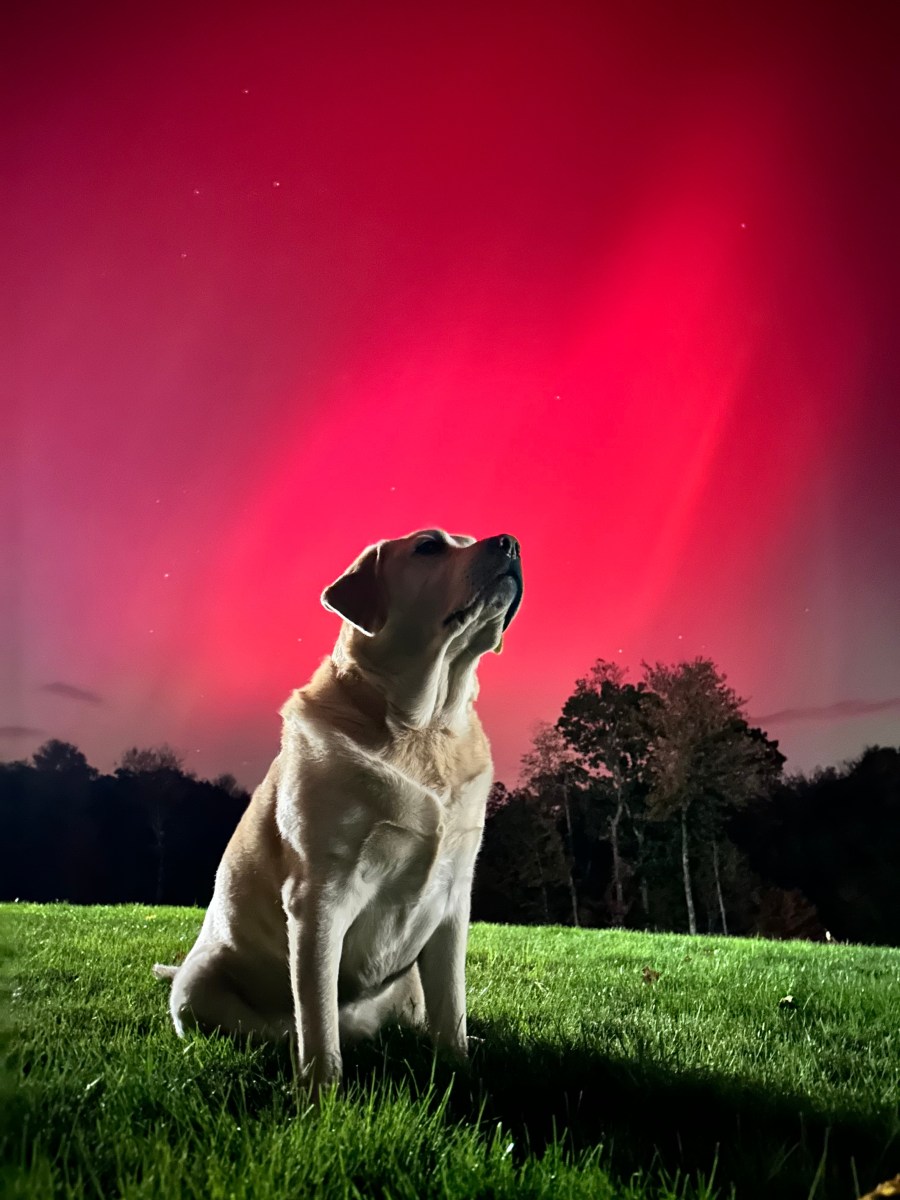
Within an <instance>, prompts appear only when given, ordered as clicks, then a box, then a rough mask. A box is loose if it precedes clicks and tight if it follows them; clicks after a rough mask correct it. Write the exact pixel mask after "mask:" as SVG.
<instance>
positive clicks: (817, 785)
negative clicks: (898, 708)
mask: <svg viewBox="0 0 900 1200" xmlns="http://www.w3.org/2000/svg"><path fill="white" fill-rule="evenodd" d="M731 835H732V837H733V838H734V839H735V841H736V842H737V844H738V845H739V846H740V847H741V848H742V849H743V850H744V851H745V852H746V853H747V855H748V856H749V859H750V863H751V865H752V866H753V867H754V869H755V870H757V871H759V872H760V873H761V874H762V875H763V876H765V877H766V878H768V879H770V880H772V881H774V882H775V883H776V884H778V885H779V886H780V887H782V888H785V889H797V890H799V891H800V892H801V893H802V894H803V896H804V897H806V898H807V899H808V900H809V901H811V902H812V904H814V905H815V907H816V910H817V911H818V914H819V917H820V918H821V920H822V922H823V924H824V925H825V927H826V928H827V929H829V930H830V931H831V933H832V934H833V935H834V936H835V937H836V938H838V939H839V940H840V941H859V942H870V943H883V944H885V945H900V889H898V887H897V877H898V868H897V847H898V846H900V748H888V747H880V746H872V747H869V748H868V749H867V750H866V751H865V752H864V753H863V754H862V755H860V757H859V758H857V759H854V760H852V761H850V762H848V763H845V764H844V765H843V766H842V767H840V768H833V767H831V768H828V769H827V770H819V771H816V772H814V773H813V774H811V775H809V776H804V775H794V776H792V777H789V778H788V779H786V780H785V781H784V783H783V784H782V785H781V786H780V787H778V788H777V789H776V790H775V791H774V793H773V795H772V796H771V797H765V796H763V797H760V798H759V799H757V800H756V801H755V802H754V803H753V804H752V805H751V806H750V807H749V808H748V809H747V810H746V811H744V812H741V813H739V814H737V815H736V816H735V817H734V819H733V820H732V822H731Z"/></svg>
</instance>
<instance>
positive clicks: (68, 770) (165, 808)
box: [0, 741, 248, 904]
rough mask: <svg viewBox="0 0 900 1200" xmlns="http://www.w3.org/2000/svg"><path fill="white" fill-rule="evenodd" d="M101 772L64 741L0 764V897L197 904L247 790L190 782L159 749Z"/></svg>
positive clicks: (128, 756) (134, 754)
mask: <svg viewBox="0 0 900 1200" xmlns="http://www.w3.org/2000/svg"><path fill="white" fill-rule="evenodd" d="M121 761H122V765H120V767H119V768H118V770H117V771H116V773H115V774H114V775H101V774H100V773H99V772H98V771H96V770H95V769H94V768H93V767H90V766H88V764H87V761H86V759H85V757H84V755H83V754H81V752H80V751H78V750H77V749H76V748H75V747H74V746H71V745H69V744H68V743H63V742H58V741H51V742H48V743H46V744H45V745H44V746H42V747H41V748H40V749H39V750H37V751H36V752H35V755H34V760H33V762H34V765H30V764H28V763H23V762H17V763H0V830H2V831H3V837H2V838H0V899H7V900H12V899H17V898H18V899H29V900H57V899H66V900H73V901H77V902H78V903H82V904H90V903H97V902H101V903H111V902H123V901H136V900H145V901H156V902H175V903H185V904H194V903H197V904H205V903H207V902H208V900H209V898H210V896H211V895H212V887H213V880H214V877H215V871H216V867H217V866H218V863H219V860H220V858H221V856H222V851H223V850H224V848H225V845H226V843H227V841H228V839H229V838H230V836H231V834H232V832H233V831H234V828H235V826H236V824H237V822H238V820H239V819H240V816H241V813H242V812H243V810H244V808H245V807H246V804H247V801H248V796H247V794H246V792H242V791H241V790H240V789H238V788H236V787H230V788H227V789H226V788H223V787H222V786H217V785H215V784H211V783H207V782H206V781H204V780H198V779H196V778H195V777H194V776H193V775H190V774H187V773H186V772H184V771H183V770H182V769H181V767H180V766H179V765H178V764H179V762H180V760H179V759H178V756H177V755H176V754H175V753H174V751H171V750H170V748H169V747H165V746H163V747H159V748H150V749H146V750H138V749H132V750H130V751H127V752H126V753H125V755H123V757H122V760H121Z"/></svg>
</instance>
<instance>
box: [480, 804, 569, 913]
mask: <svg viewBox="0 0 900 1200" xmlns="http://www.w3.org/2000/svg"><path fill="white" fill-rule="evenodd" d="M488 811H489V813H490V816H489V819H488V821H487V823H486V825H485V832H484V839H483V841H482V845H481V852H480V854H479V856H478V863H477V866H476V871H475V887H474V895H473V905H472V911H473V915H474V916H475V918H476V919H477V920H483V921H496V922H501V923H505V922H517V923H518V922H525V923H536V924H547V923H548V922H556V921H559V920H561V919H562V918H563V916H564V915H565V911H566V903H567V897H566V888H565V880H566V876H567V867H566V862H565V855H564V852H563V847H562V843H561V841H560V838H559V833H558V832H557V829H556V822H555V821H554V819H553V818H552V817H551V816H549V815H548V814H547V813H545V812H541V810H540V809H539V808H537V807H536V806H535V805H534V804H533V802H532V801H531V798H530V797H528V796H527V795H525V794H524V793H522V792H507V791H506V789H505V788H504V787H503V785H502V784H495V785H494V789H493V791H492V793H491V797H490V799H489V805H488Z"/></svg>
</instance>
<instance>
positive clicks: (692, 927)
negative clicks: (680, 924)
mask: <svg viewBox="0 0 900 1200" xmlns="http://www.w3.org/2000/svg"><path fill="white" fill-rule="evenodd" d="M681 870H682V873H683V874H684V900H685V903H686V904H687V915H688V933H696V932H697V914H696V913H695V912H694V893H693V892H692V891H691V866H690V862H689V861H688V832H687V813H686V812H685V810H684V809H682V810H681Z"/></svg>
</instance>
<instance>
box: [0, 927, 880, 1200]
mask: <svg viewBox="0 0 900 1200" xmlns="http://www.w3.org/2000/svg"><path fill="white" fill-rule="evenodd" d="M200 919H201V913H200V912H199V911H198V910H196V909H172V908H168V909H151V908H143V907H139V906H122V907H115V908H76V907H73V906H70V905H62V904H60V905H33V904H17V905H3V906H0V943H2V954H3V977H2V985H0V986H2V989H3V994H2V995H0V1013H2V1020H3V1022H4V1027H5V1028H4V1034H3V1036H4V1040H5V1041H6V1043H7V1045H6V1047H5V1050H6V1052H7V1055H8V1064H7V1065H8V1070H7V1072H6V1074H5V1076H4V1081H3V1088H4V1093H3V1095H2V1096H0V1103H2V1110H3V1117H2V1122H3V1125H2V1136H3V1159H2V1161H3V1167H2V1171H3V1174H2V1176H0V1192H2V1195H3V1196H10V1197H12V1196H17V1197H29V1198H31V1200H38V1198H40V1200H44V1198H46V1197H51V1196H79V1197H80V1196H97V1197H103V1198H104V1200H106V1198H108V1197H117V1196H125V1197H150V1196H154V1197H156V1196H167V1197H196V1198H197V1200H201V1198H202V1200H207V1198H221V1200H239V1198H243V1197H246V1198H247V1200H250V1198H252V1200H270V1198H271V1200H274V1198H276V1197H279V1198H280V1197H284V1198H290V1200H295V1198H297V1197H302V1196H313V1195H314V1196H327V1197H358V1196H370V1195H371V1196H385V1197H391V1198H392V1200H402V1198H409V1200H417V1198H418V1197H427V1196H450V1197H459V1198H460V1200H462V1198H463V1197H475V1196H478V1197H482V1196H483V1197H510V1198H512V1197H524V1196H545V1197H548V1198H549V1197H554V1198H556V1197H560V1198H565V1197H570V1196H571V1197H575V1196H578V1197H585V1198H590V1200H604V1198H606V1197H617V1198H618V1197H633V1198H634V1200H638V1198H648V1197H676V1196H677V1197H710V1198H711V1197H713V1196H717V1197H728V1196H732V1195H734V1196H736V1197H739V1198H743V1197H766V1198H769V1197H771V1198H773V1200H774V1198H779V1197H785V1198H787V1197H791V1198H792V1200H794V1198H797V1200H807V1198H808V1197H812V1196H815V1197H820V1198H821V1197H846V1198H848V1200H850V1198H852V1197H854V1196H856V1195H858V1194H859V1192H861V1191H866V1190H868V1189H869V1188H871V1187H873V1186H874V1185H875V1184H876V1183H877V1182H878V1181H879V1180H882V1179H885V1178H887V1177H889V1176H891V1175H893V1174H894V1173H895V1172H896V1171H898V1170H900V1118H898V1101H900V1033H898V1026H900V951H897V950H885V949H870V948H862V947H858V946H831V945H830V946H819V945H811V944H807V943H802V942H793V943H788V944H785V943H774V942H765V941H745V940H738V939H735V940H725V939H721V938H702V937H697V938H688V937H677V936H671V935H664V934H658V935H657V934H654V935H651V934H636V933H611V932H606V931H590V930H571V929H559V928H512V927H497V926H485V925H482V926H475V927H474V928H473V930H472V936H471V942H470V951H469V968H468V990H469V1012H470V1028H469V1032H470V1034H472V1035H474V1036H475V1037H477V1038H479V1039H482V1040H480V1041H479V1042H477V1043H475V1048H474V1052H473V1055H472V1060H471V1064H470V1067H469V1068H468V1069H466V1070H464V1071H458V1072H456V1074H455V1075H454V1072H453V1070H452V1067H451V1066H450V1065H449V1064H448V1063H446V1062H443V1061H437V1062H435V1061H434V1058H433V1056H432V1055H431V1053H430V1051H429V1049H428V1047H427V1045H426V1044H425V1043H424V1042H423V1041H421V1040H419V1039H418V1038H416V1037H415V1036H413V1035H412V1034H409V1033H407V1032H405V1031H402V1030H399V1029H394V1030H390V1031H388V1032H387V1033H386V1034H385V1036H384V1037H383V1038H382V1039H381V1040H380V1041H378V1042H377V1043H370V1044H367V1045H365V1046H362V1047H359V1048H357V1049H356V1050H355V1051H353V1052H350V1053H348V1054H347V1055H346V1056H345V1064H346V1068H347V1076H348V1078H347V1081H346V1082H345V1085H344V1087H343V1089H342V1090H341V1091H340V1092H339V1093H338V1094H336V1095H335V1094H333V1095H331V1096H329V1097H328V1098H327V1100H326V1102H325V1104H324V1105H323V1107H322V1108H321V1109H320V1110H318V1111H314V1110H311V1109H310V1108H309V1106H308V1105H307V1104H306V1103H305V1100H304V1098H303V1096H302V1095H298V1094H297V1093H296V1091H295V1089H294V1086H293V1082H292V1073H291V1063H290V1056H289V1054H288V1052H287V1051H286V1050H278V1049H276V1048H273V1047H260V1048H256V1049H253V1050H251V1051H249V1052H247V1051H243V1050H240V1049H238V1048H236V1047H234V1046H232V1045H231V1044H230V1043H229V1042H228V1041H226V1040H224V1039H219V1038H212V1039H204V1038H192V1039H190V1040H188V1041H185V1042H181V1041H179V1040H178V1039H177V1038H176V1037H175V1034H174V1032H173V1030H172V1028H171V1026H170V1024H169V1018H168V1014H167V1011H166V1001H167V990H168V989H167V987H166V985H164V984H161V983H159V982H158V981H157V980H155V979H154V978H153V977H152V976H151V974H150V965H151V963H152V962H154V961H155V960H156V961H163V962H170V961H172V960H173V956H175V955H179V954H183V953H184V952H185V951H186V950H187V949H188V947H189V946H190V944H191V942H192V940H193V938H194V935H195V933H196V931H197V929H198V927H199V924H200ZM645 967H649V968H651V969H652V970H653V971H658V972H659V978H658V979H657V980H655V981H654V982H649V983H648V982H645V980H644V968H645ZM786 996H792V997H793V1000H792V1002H790V1003H780V1001H782V998H783V997H786ZM857 1185H858V1186H857Z"/></svg>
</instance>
